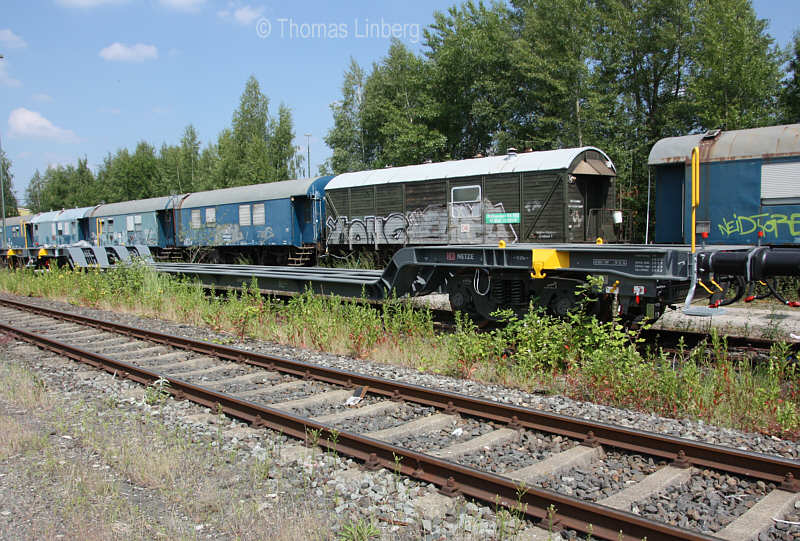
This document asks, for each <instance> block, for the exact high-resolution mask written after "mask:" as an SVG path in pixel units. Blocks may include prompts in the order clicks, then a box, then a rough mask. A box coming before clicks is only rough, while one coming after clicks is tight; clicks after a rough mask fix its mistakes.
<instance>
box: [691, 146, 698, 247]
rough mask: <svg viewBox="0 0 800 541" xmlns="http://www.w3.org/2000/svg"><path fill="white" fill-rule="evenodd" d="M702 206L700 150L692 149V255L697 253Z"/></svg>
mask: <svg viewBox="0 0 800 541" xmlns="http://www.w3.org/2000/svg"><path fill="white" fill-rule="evenodd" d="M698 206H700V148H699V147H694V148H693V149H692V253H695V250H696V247H695V244H696V242H695V240H696V237H697V233H696V230H697V207H698Z"/></svg>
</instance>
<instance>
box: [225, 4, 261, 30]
mask: <svg viewBox="0 0 800 541" xmlns="http://www.w3.org/2000/svg"><path fill="white" fill-rule="evenodd" d="M263 13H264V8H263V7H261V6H251V5H250V4H245V5H243V6H240V7H238V8H234V4H233V3H229V4H228V8H227V9H223V10H221V11H218V12H217V16H218V17H219V18H220V19H223V20H226V21H233V22H235V23H238V24H241V25H242V26H249V25H251V24H253V22H254V21H255V20H256V19H258V18H259V17H261V15H262V14H263Z"/></svg>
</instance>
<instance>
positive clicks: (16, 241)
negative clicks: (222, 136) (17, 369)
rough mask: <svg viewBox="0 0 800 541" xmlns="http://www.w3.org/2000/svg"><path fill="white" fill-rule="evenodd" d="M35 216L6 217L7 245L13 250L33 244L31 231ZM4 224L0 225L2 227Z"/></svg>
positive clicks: (22, 248)
mask: <svg viewBox="0 0 800 541" xmlns="http://www.w3.org/2000/svg"><path fill="white" fill-rule="evenodd" d="M31 218H33V216H30V215H29V216H11V217H9V218H6V232H5V235H6V245H7V246H8V248H10V249H13V250H24V249H26V248H28V247H30V246H33V241H32V239H31V238H30V235H29V231H30V229H31V225H30V220H31ZM1 227H2V225H0V228H1Z"/></svg>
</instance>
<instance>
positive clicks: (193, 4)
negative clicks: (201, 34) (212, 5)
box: [159, 0, 206, 11]
mask: <svg viewBox="0 0 800 541" xmlns="http://www.w3.org/2000/svg"><path fill="white" fill-rule="evenodd" d="M159 2H160V3H161V5H162V6H164V7H166V8H169V9H175V10H178V11H197V10H199V9H200V8H201V7H203V5H204V4H205V3H206V0H159Z"/></svg>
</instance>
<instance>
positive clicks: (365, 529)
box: [336, 518, 381, 541]
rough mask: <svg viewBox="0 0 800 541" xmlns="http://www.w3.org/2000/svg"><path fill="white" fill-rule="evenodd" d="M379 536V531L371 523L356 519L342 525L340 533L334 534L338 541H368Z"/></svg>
mask: <svg viewBox="0 0 800 541" xmlns="http://www.w3.org/2000/svg"><path fill="white" fill-rule="evenodd" d="M380 536H381V530H380V528H378V526H376V525H375V523H374V522H372V521H367V520H364V519H361V518H360V519H358V520H357V521H353V520H349V521H347V522H346V523H345V524H344V525H342V529H341V531H339V533H338V534H336V539H337V540H338V541H368V540H369V539H377V538H379V537H380Z"/></svg>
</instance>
